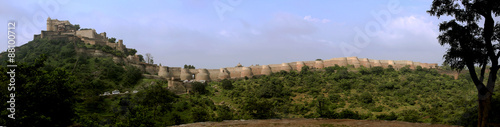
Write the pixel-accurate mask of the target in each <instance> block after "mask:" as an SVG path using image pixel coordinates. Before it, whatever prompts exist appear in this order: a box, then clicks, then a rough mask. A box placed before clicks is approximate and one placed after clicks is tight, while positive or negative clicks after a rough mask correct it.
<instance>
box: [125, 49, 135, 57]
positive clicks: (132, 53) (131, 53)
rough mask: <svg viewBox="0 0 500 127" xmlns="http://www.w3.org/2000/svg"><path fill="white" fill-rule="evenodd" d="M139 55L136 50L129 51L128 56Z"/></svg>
mask: <svg viewBox="0 0 500 127" xmlns="http://www.w3.org/2000/svg"><path fill="white" fill-rule="evenodd" d="M136 53H137V50H135V49H127V56H134V55H135V54H136Z"/></svg>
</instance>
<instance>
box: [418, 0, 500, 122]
mask: <svg viewBox="0 0 500 127" xmlns="http://www.w3.org/2000/svg"><path fill="white" fill-rule="evenodd" d="M427 12H428V13H429V14H430V15H431V16H437V17H438V18H439V17H441V16H444V15H446V16H450V17H452V19H451V20H449V21H443V22H442V23H440V24H439V31H440V32H441V34H440V35H439V36H438V40H439V43H440V44H441V45H442V46H447V47H448V48H447V51H446V53H445V54H444V55H443V58H444V59H445V61H444V62H445V63H447V64H449V65H450V66H451V69H454V70H459V71H460V70H462V69H464V68H465V67H467V68H468V70H469V73H470V77H471V79H472V81H473V83H474V85H475V86H476V89H477V91H478V92H477V95H478V97H479V98H478V99H479V101H478V103H479V107H478V108H479V110H478V120H479V121H478V124H477V126H480V127H484V126H487V125H486V124H487V123H488V116H489V115H488V114H489V113H490V109H491V103H490V102H491V99H492V95H493V91H494V88H495V85H496V83H495V82H496V80H497V72H498V69H500V65H499V64H498V58H499V57H500V53H498V52H499V48H497V47H498V45H499V44H500V43H499V40H500V37H499V34H498V33H500V24H499V23H497V22H495V19H497V18H498V17H499V16H500V1H498V0H479V1H471V0H462V1H461V2H458V1H455V0H434V1H433V2H432V6H431V8H430V10H428V11H427ZM479 24H483V25H482V26H481V25H479ZM476 65H479V68H481V71H480V73H479V74H477V73H476ZM487 65H491V67H489V71H490V73H489V76H488V77H489V78H488V80H487V83H486V84H485V83H484V79H485V78H484V75H485V70H486V67H487Z"/></svg>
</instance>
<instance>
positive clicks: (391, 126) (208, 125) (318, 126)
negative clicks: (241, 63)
mask: <svg viewBox="0 0 500 127" xmlns="http://www.w3.org/2000/svg"><path fill="white" fill-rule="evenodd" d="M177 127H458V126H453V125H443V124H430V123H410V122H402V121H383V120H353V119H305V118H300V119H265V120H224V121H222V122H199V123H190V124H183V125H178V126H177Z"/></svg>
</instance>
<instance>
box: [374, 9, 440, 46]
mask: <svg viewBox="0 0 500 127" xmlns="http://www.w3.org/2000/svg"><path fill="white" fill-rule="evenodd" d="M438 35H439V32H438V31H437V25H436V24H434V23H432V22H431V21H428V20H427V19H426V18H424V17H419V16H407V17H399V18H396V19H394V20H392V21H391V22H390V23H389V25H387V27H386V28H385V29H383V30H382V31H380V32H378V33H377V36H379V37H381V38H380V39H381V41H382V42H383V43H384V44H386V45H387V46H389V47H393V46H397V47H400V48H412V49H414V48H415V47H409V46H412V45H414V46H419V47H420V46H423V45H426V47H427V46H439V45H438V43H437V39H436V37H437V36H438Z"/></svg>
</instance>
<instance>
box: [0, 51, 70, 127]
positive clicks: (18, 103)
mask: <svg viewBox="0 0 500 127" xmlns="http://www.w3.org/2000/svg"><path fill="white" fill-rule="evenodd" d="M40 56H41V57H39V58H37V59H36V60H35V62H34V63H33V64H26V63H22V64H19V66H18V67H17V68H15V69H12V68H6V67H0V70H1V71H2V72H9V71H12V70H13V71H15V88H14V89H13V90H15V92H13V93H14V94H15V98H4V97H2V99H0V100H1V101H2V102H7V101H9V100H8V99H14V100H11V101H15V109H14V111H15V115H14V117H15V119H10V118H8V120H6V123H0V124H6V125H7V126H18V127H21V126H23V127H29V126H69V125H71V124H72V123H73V122H72V121H71V120H72V119H73V118H74V117H75V110H74V108H73V106H74V104H75V103H76V98H75V95H76V94H75V92H74V91H75V90H74V88H73V86H71V84H73V83H74V81H75V77H74V76H72V75H71V74H70V73H69V72H67V71H66V70H65V69H62V68H49V69H47V67H46V64H45V62H46V60H47V57H46V56H45V55H44V54H42V55H40ZM9 78H10V77H8V76H7V75H0V79H2V80H1V83H2V85H0V86H1V87H3V88H7V86H8V84H9V83H7V82H10V81H9V80H8V79H9ZM3 92H4V91H2V94H3ZM9 93H10V92H9ZM2 96H3V95H2ZM9 105H10V104H9V103H5V104H4V105H2V108H4V109H6V107H9ZM7 113H9V114H10V112H1V114H2V116H5V117H7Z"/></svg>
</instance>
